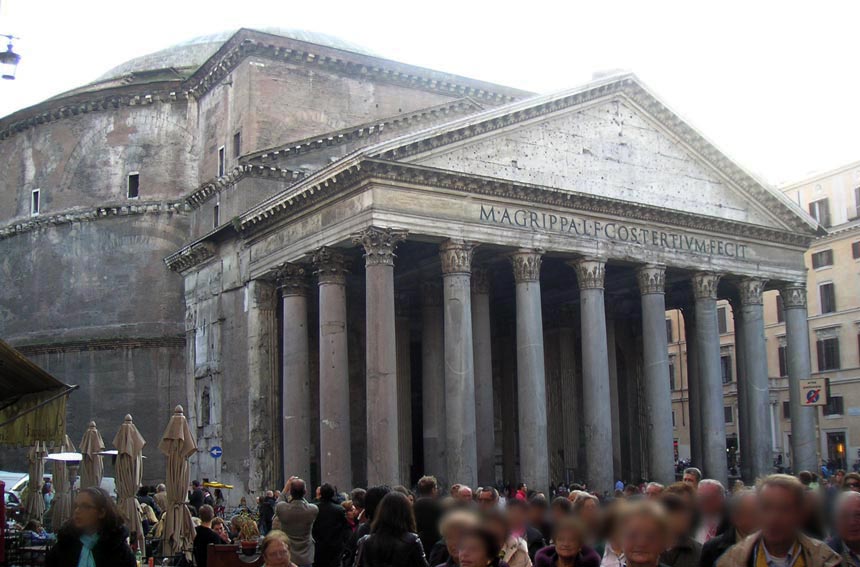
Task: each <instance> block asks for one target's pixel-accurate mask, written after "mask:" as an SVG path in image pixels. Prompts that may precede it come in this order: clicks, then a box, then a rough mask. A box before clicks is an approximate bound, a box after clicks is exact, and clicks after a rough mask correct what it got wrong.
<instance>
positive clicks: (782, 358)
mask: <svg viewBox="0 0 860 567" xmlns="http://www.w3.org/2000/svg"><path fill="white" fill-rule="evenodd" d="M777 354H778V356H777V358H778V359H779V375H780V376H788V370H787V367H786V364H785V347H784V346H780V347H779V348H778V349H777Z"/></svg>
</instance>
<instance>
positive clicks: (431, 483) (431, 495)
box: [412, 476, 442, 551]
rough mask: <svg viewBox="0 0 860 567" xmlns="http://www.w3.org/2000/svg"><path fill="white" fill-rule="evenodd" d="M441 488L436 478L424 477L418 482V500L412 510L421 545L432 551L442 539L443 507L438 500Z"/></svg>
mask: <svg viewBox="0 0 860 567" xmlns="http://www.w3.org/2000/svg"><path fill="white" fill-rule="evenodd" d="M438 493H439V486H438V484H437V483H436V477H433V476H422V477H421V479H420V480H419V481H418V498H417V499H416V500H415V504H414V505H413V507H412V509H413V510H414V512H415V526H416V529H417V530H418V537H419V538H421V545H422V546H424V549H425V550H427V551H430V550H431V549H433V545H434V544H435V543H436V542H437V541H439V538H440V537H442V536H440V535H439V520H441V519H442V505H441V504H440V502H439V499H438Z"/></svg>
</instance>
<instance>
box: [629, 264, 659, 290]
mask: <svg viewBox="0 0 860 567" xmlns="http://www.w3.org/2000/svg"><path fill="white" fill-rule="evenodd" d="M636 279H637V281H638V282H639V293H641V294H642V295H648V294H651V293H664V292H665V287H666V267H665V266H658V265H655V264H648V265H647V266H641V267H640V268H639V269H637V270H636Z"/></svg>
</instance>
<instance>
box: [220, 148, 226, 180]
mask: <svg viewBox="0 0 860 567" xmlns="http://www.w3.org/2000/svg"><path fill="white" fill-rule="evenodd" d="M226 170H227V150H225V149H224V146H221V147H220V148H218V177H223V176H224V172H225V171H226Z"/></svg>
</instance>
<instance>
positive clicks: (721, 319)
mask: <svg viewBox="0 0 860 567" xmlns="http://www.w3.org/2000/svg"><path fill="white" fill-rule="evenodd" d="M717 328H718V329H719V331H720V334H721V335H724V334H726V333H728V332H729V322H728V320H727V319H726V308H725V307H719V308H717Z"/></svg>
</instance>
